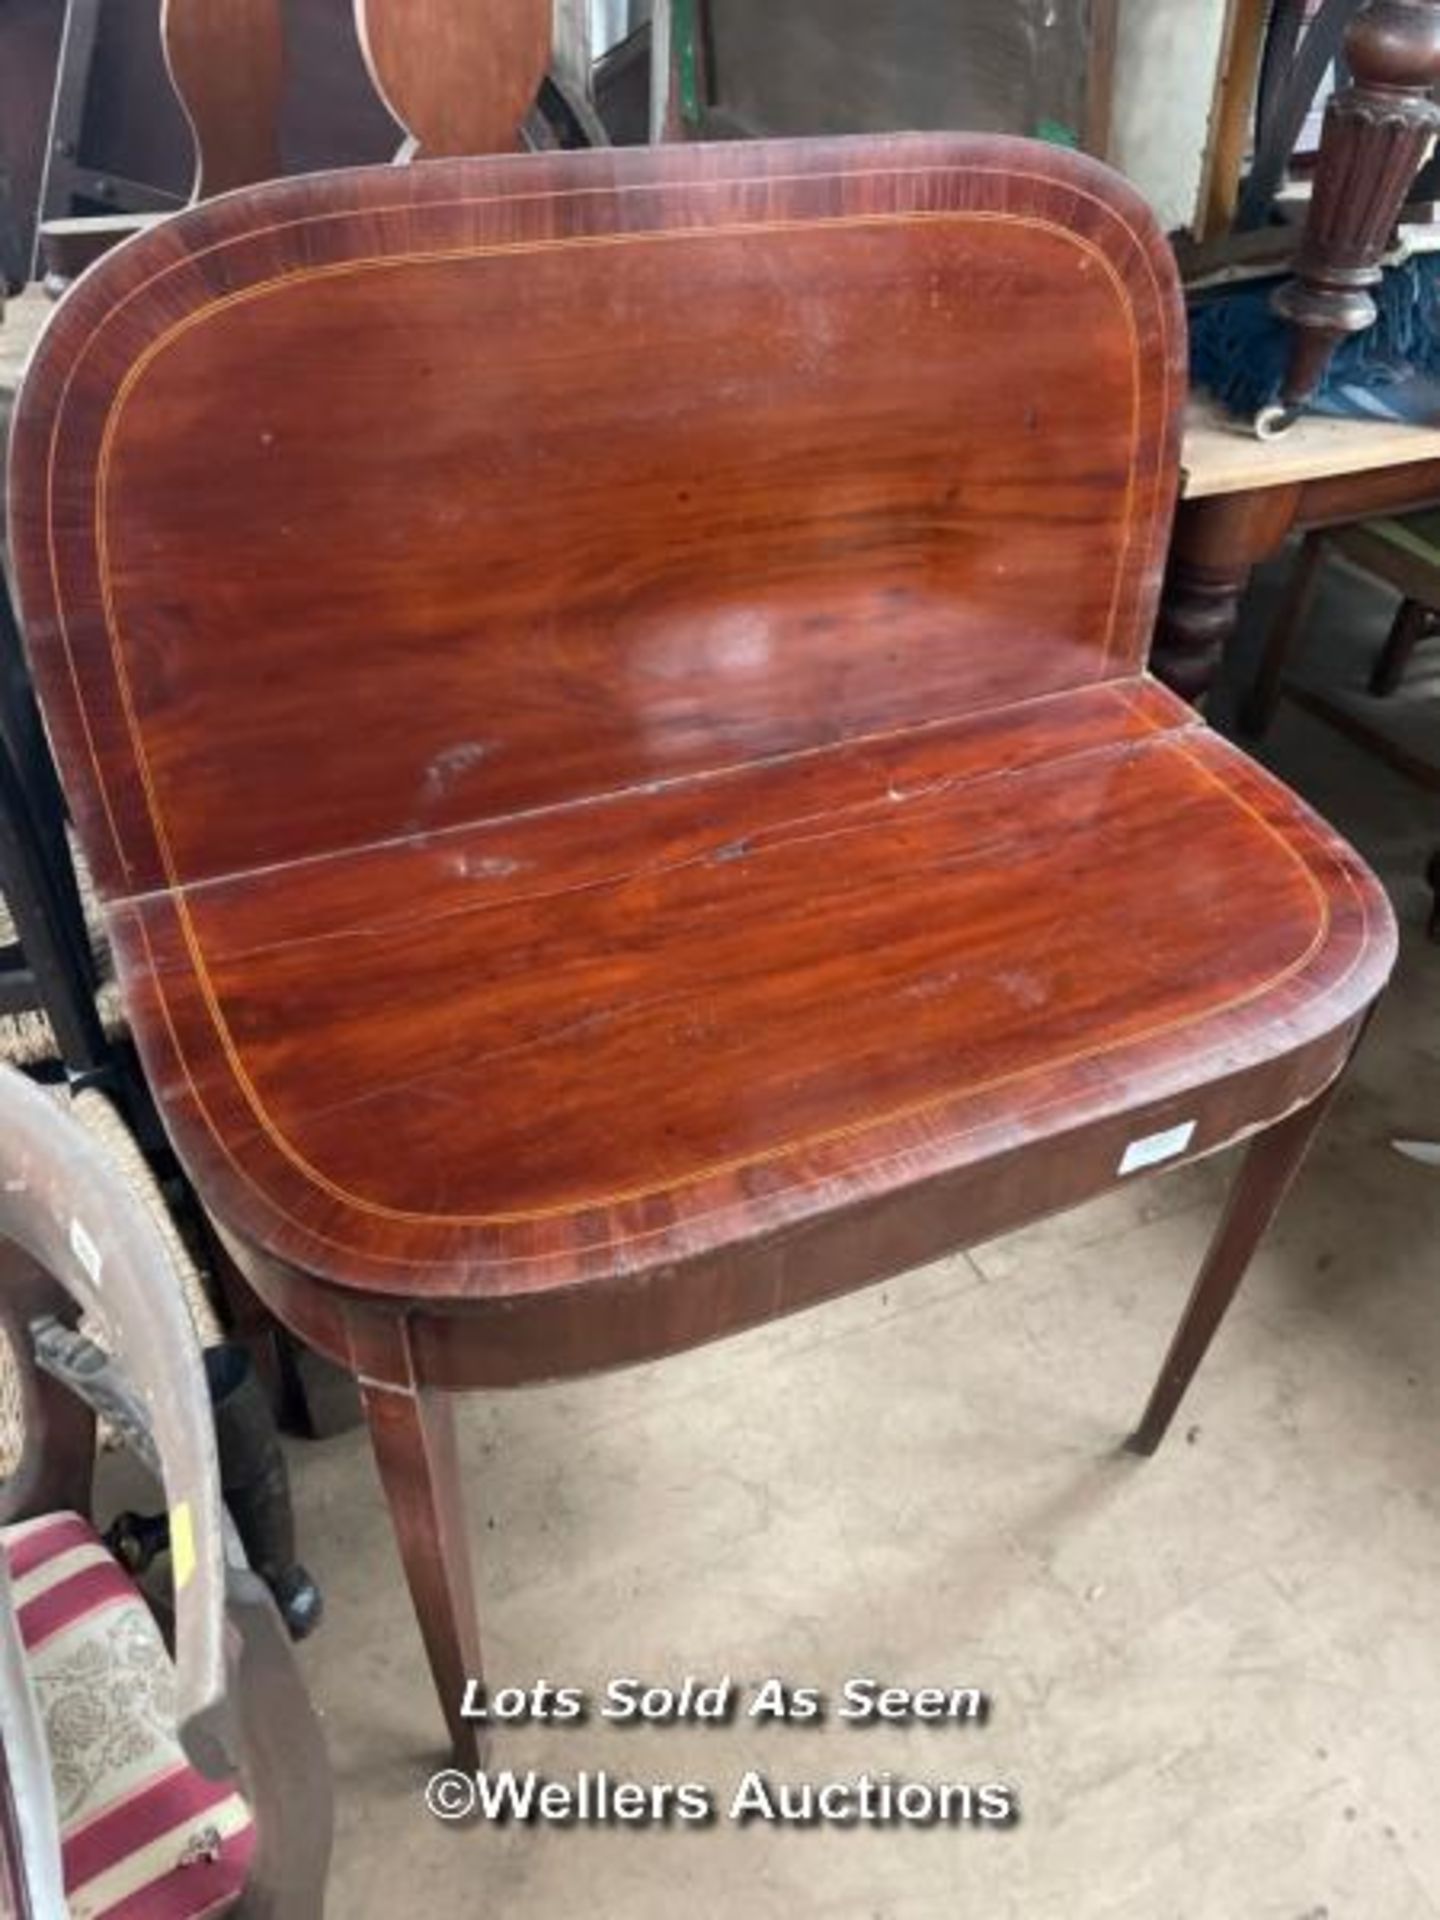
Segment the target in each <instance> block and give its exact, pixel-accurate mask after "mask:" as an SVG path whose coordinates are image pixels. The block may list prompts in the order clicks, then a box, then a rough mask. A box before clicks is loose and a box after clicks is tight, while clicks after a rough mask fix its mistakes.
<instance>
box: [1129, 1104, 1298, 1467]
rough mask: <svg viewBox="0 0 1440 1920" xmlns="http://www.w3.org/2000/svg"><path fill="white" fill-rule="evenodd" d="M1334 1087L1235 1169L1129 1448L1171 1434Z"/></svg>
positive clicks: (1279, 1126) (1267, 1135)
mask: <svg viewBox="0 0 1440 1920" xmlns="http://www.w3.org/2000/svg"><path fill="white" fill-rule="evenodd" d="M1330 1092H1331V1090H1330V1089H1327V1090H1326V1092H1325V1093H1323V1094H1321V1095H1320V1097H1319V1098H1318V1099H1316V1100H1312V1101H1310V1102H1309V1104H1308V1105H1306V1106H1304V1107H1301V1108H1299V1109H1298V1110H1297V1111H1296V1112H1294V1113H1291V1114H1287V1115H1286V1117H1285V1118H1284V1119H1283V1120H1280V1121H1277V1122H1276V1124H1275V1125H1274V1126H1273V1127H1268V1128H1267V1129H1266V1131H1265V1132H1264V1133H1262V1134H1260V1135H1259V1136H1258V1138H1257V1139H1255V1140H1254V1141H1253V1142H1252V1143H1251V1145H1250V1148H1249V1151H1248V1152H1247V1153H1246V1155H1245V1159H1244V1161H1243V1162H1242V1164H1241V1167H1240V1171H1239V1173H1238V1174H1237V1175H1236V1176H1235V1182H1234V1185H1233V1186H1232V1187H1231V1189H1230V1197H1229V1199H1228V1201H1227V1202H1226V1206H1225V1212H1224V1214H1223V1215H1222V1217H1221V1220H1220V1224H1219V1226H1218V1227H1217V1228H1216V1230H1215V1237H1214V1239H1213V1240H1212V1241H1211V1242H1210V1247H1209V1251H1208V1252H1207V1253H1206V1255H1205V1260H1204V1264H1203V1265H1202V1266H1201V1269H1200V1273H1199V1277H1198V1278H1197V1280H1196V1282H1195V1285H1194V1288H1193V1289H1192V1291H1191V1294H1190V1299H1189V1301H1188V1302H1187V1304H1186V1307H1185V1312H1184V1314H1183V1316H1182V1317H1181V1321H1180V1325H1179V1327H1178V1329H1177V1330H1176V1333H1175V1338H1174V1340H1173V1341H1172V1342H1171V1344H1170V1351H1169V1352H1168V1353H1167V1354H1166V1356H1165V1363H1164V1365H1163V1366H1162V1367H1161V1369H1160V1376H1159V1378H1158V1379H1157V1380H1156V1382H1155V1389H1154V1391H1153V1392H1152V1394H1151V1395H1150V1401H1149V1405H1148V1406H1147V1407H1146V1409H1145V1412H1144V1415H1143V1417H1142V1419H1141V1421H1140V1424H1139V1426H1138V1427H1137V1428H1136V1429H1135V1431H1134V1433H1133V1434H1131V1436H1130V1438H1129V1439H1128V1440H1127V1441H1126V1443H1125V1445H1126V1450H1127V1451H1128V1452H1130V1453H1139V1454H1145V1455H1149V1454H1152V1453H1154V1451H1155V1449H1156V1448H1157V1447H1158V1446H1159V1444H1160V1442H1161V1441H1162V1440H1163V1439H1164V1438H1165V1434H1166V1431H1167V1429H1168V1428H1169V1425H1170V1422H1171V1420H1172V1419H1173V1418H1174V1416H1175V1412H1176V1409H1177V1408H1178V1407H1179V1405H1180V1402H1181V1400H1182V1399H1183V1398H1184V1396H1185V1391H1186V1388H1187V1387H1188V1386H1189V1385H1190V1382H1191V1380H1192V1379H1193V1378H1194V1377H1195V1370H1196V1368H1197V1367H1198V1366H1199V1365H1200V1362H1201V1361H1202V1360H1203V1359H1204V1357H1205V1353H1206V1350H1207V1348H1208V1347H1209V1345H1210V1342H1211V1339H1212V1338H1213V1337H1214V1334H1215V1331H1216V1329H1217V1328H1218V1327H1219V1325H1220V1322H1221V1320H1222V1319H1223V1318H1224V1317H1225V1309H1226V1308H1227V1307H1228V1306H1229V1304H1230V1302H1231V1300H1232V1299H1233V1298H1234V1296H1235V1290H1236V1288H1237V1287H1238V1286H1239V1285H1240V1282H1241V1280H1242V1279H1243V1278H1244V1277H1245V1270H1246V1268H1247V1267H1248V1266H1249V1264H1250V1256H1251V1255H1252V1254H1253V1253H1254V1251H1255V1248H1256V1247H1257V1246H1258V1245H1259V1242H1260V1238H1261V1236H1262V1234H1263V1233H1264V1232H1265V1230H1266V1228H1267V1227H1268V1226H1269V1225H1270V1222H1271V1221H1272V1220H1273V1219H1274V1217H1275V1214H1276V1213H1277V1211H1278V1210H1279V1207H1280V1203H1281V1201H1282V1200H1283V1199H1284V1198H1285V1194H1286V1191H1287V1189H1288V1188H1289V1186H1290V1182H1291V1181H1292V1180H1293V1179H1294V1177H1295V1174H1296V1172H1297V1171H1298V1169H1299V1166H1300V1163H1301V1161H1302V1160H1303V1159H1304V1158H1305V1154H1306V1151H1307V1149H1308V1148H1309V1146H1310V1142H1311V1141H1312V1140H1313V1139H1314V1137H1315V1131H1316V1129H1317V1127H1318V1126H1319V1124H1320V1121H1321V1118H1322V1117H1323V1115H1324V1113H1325V1110H1326V1108H1327V1107H1328V1106H1329V1104H1330Z"/></svg>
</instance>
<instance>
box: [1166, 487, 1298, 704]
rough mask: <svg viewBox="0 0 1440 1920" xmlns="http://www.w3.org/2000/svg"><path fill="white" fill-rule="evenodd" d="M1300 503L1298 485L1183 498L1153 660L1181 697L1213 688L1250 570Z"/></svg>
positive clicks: (1278, 539)
mask: <svg viewBox="0 0 1440 1920" xmlns="http://www.w3.org/2000/svg"><path fill="white" fill-rule="evenodd" d="M1299 504H1300V489H1299V488H1298V487H1296V486H1278V487H1259V488H1252V489H1250V490H1248V491H1246V492H1243V493H1221V494H1210V495H1206V496H1205V497H1203V498H1202V499H1199V500H1182V501H1181V502H1180V505H1179V508H1178V510H1177V512H1176V515H1175V532H1174V535H1173V537H1172V539H1171V542H1170V566H1169V571H1168V572H1167V574H1166V577H1165V591H1164V595H1163V597H1162V599H1161V602H1160V614H1159V618H1158V620H1157V622H1156V627H1155V642H1154V645H1153V647H1152V649H1151V655H1150V666H1151V670H1152V671H1153V672H1154V674H1155V675H1156V677H1157V679H1160V680H1163V681H1164V682H1165V685H1166V686H1167V687H1169V688H1170V690H1171V691H1172V692H1173V693H1178V694H1179V695H1180V697H1181V699H1182V700H1190V701H1194V702H1196V703H1197V704H1198V702H1200V701H1201V700H1203V699H1204V697H1205V695H1206V694H1207V693H1208V692H1209V691H1210V685H1211V682H1212V681H1213V680H1214V678H1215V673H1216V670H1217V668H1218V667H1219V664H1220V659H1221V655H1222V654H1223V652H1224V650H1225V645H1226V643H1227V642H1228V640H1229V639H1230V636H1231V635H1232V634H1233V633H1234V631H1235V625H1236V621H1237V620H1238V619H1239V615H1240V600H1241V596H1242V595H1243V594H1244V591H1245V588H1246V586H1247V585H1248V584H1249V580H1250V575H1251V572H1252V570H1253V569H1254V567H1255V566H1256V565H1257V563H1258V562H1259V561H1261V560H1265V559H1268V558H1269V556H1270V555H1271V554H1273V553H1275V552H1276V551H1278V549H1279V548H1280V546H1281V545H1282V544H1283V542H1284V539H1285V536H1286V534H1287V533H1289V531H1290V529H1291V527H1292V526H1293V524H1294V520H1295V514H1296V511H1297V509H1298V507H1299Z"/></svg>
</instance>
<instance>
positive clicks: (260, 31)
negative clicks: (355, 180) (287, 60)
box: [161, 0, 284, 199]
mask: <svg viewBox="0 0 1440 1920" xmlns="http://www.w3.org/2000/svg"><path fill="white" fill-rule="evenodd" d="M161 34H162V37H163V39H164V43H165V61H166V65H167V66H168V67H169V69H170V79H171V82H172V84H173V85H174V88H175V91H176V93H177V94H178V95H179V97H180V103H181V105H182V106H183V107H184V109H185V115H186V118H187V119H188V120H189V122H190V130H191V132H192V134H193V135H194V138H195V158H196V164H195V182H194V195H195V198H196V199H204V198H208V197H209V196H210V195H211V194H216V193H229V192H230V191H232V189H234V188H236V187H248V186H251V185H253V184H254V183H255V182H256V181H258V180H273V179H274V178H275V176H276V174H278V173H279V172H280V136H279V126H280V101H281V90H282V87H283V84H284V33H283V29H282V21H281V4H280V0H163V6H162V9H161Z"/></svg>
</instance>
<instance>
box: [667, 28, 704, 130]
mask: <svg viewBox="0 0 1440 1920" xmlns="http://www.w3.org/2000/svg"><path fill="white" fill-rule="evenodd" d="M670 31H671V33H672V34H673V36H674V47H675V64H676V69H677V73H678V78H679V81H680V117H681V119H682V120H684V121H685V123H686V124H687V125H688V126H692V127H698V126H699V124H700V60H699V53H698V49H697V47H696V43H695V32H696V25H695V0H671V28H670Z"/></svg>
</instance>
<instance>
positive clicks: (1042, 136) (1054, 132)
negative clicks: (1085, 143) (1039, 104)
mask: <svg viewBox="0 0 1440 1920" xmlns="http://www.w3.org/2000/svg"><path fill="white" fill-rule="evenodd" d="M1035 138H1036V139H1037V140H1048V141H1049V142H1050V144H1051V146H1052V147H1078V146H1079V145H1080V136H1079V134H1078V133H1076V131H1075V129H1074V128H1073V127H1067V126H1066V125H1065V123H1064V121H1063V120H1039V121H1037V122H1036V124H1035Z"/></svg>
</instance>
